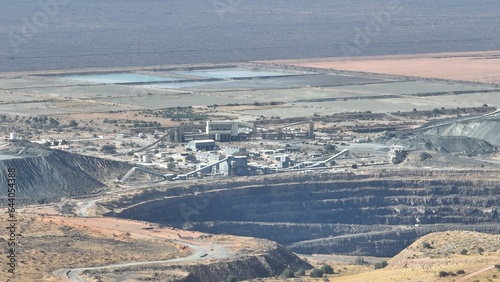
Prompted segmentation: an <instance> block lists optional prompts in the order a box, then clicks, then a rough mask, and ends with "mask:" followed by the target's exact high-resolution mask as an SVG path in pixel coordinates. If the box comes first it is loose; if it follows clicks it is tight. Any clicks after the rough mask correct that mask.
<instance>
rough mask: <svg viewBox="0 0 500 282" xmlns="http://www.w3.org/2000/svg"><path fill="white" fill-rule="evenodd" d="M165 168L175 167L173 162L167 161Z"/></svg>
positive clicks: (171, 168)
mask: <svg viewBox="0 0 500 282" xmlns="http://www.w3.org/2000/svg"><path fill="white" fill-rule="evenodd" d="M167 168H168V169H169V170H173V169H174V168H175V164H174V163H173V162H168V163H167Z"/></svg>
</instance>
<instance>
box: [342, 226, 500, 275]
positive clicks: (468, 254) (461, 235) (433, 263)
mask: <svg viewBox="0 0 500 282" xmlns="http://www.w3.org/2000/svg"><path fill="white" fill-rule="evenodd" d="M464 250H466V251H464ZM388 263H389V265H388V266H387V267H386V268H383V269H378V270H370V271H363V270H361V273H358V274H355V275H345V276H342V274H339V276H336V277H334V279H335V281H339V282H351V281H352V282H354V281H380V282H382V281H384V282H385V281H415V282H416V281H422V282H427V281H429V282H430V281H500V269H498V268H496V267H495V265H497V264H499V263H500V235H492V234H484V233H479V232H470V231H447V232H437V233H431V234H428V235H426V236H423V237H421V238H420V239H418V240H417V241H415V242H414V243H413V244H411V245H410V246H409V247H408V248H406V249H404V250H403V251H401V252H400V253H399V254H398V255H396V256H395V257H393V258H392V259H390V260H389V261H388Z"/></svg>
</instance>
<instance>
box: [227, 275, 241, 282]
mask: <svg viewBox="0 0 500 282" xmlns="http://www.w3.org/2000/svg"><path fill="white" fill-rule="evenodd" d="M236 281H238V280H236V277H234V276H233V275H229V276H228V277H227V279H226V282H236Z"/></svg>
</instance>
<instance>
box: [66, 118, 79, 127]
mask: <svg viewBox="0 0 500 282" xmlns="http://www.w3.org/2000/svg"><path fill="white" fill-rule="evenodd" d="M68 125H69V126H71V127H75V126H78V122H76V120H74V119H72V120H70V121H69V124H68Z"/></svg>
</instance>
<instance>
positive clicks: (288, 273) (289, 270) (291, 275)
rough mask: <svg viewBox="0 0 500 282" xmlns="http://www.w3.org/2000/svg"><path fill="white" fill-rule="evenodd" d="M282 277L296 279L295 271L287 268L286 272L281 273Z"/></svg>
mask: <svg viewBox="0 0 500 282" xmlns="http://www.w3.org/2000/svg"><path fill="white" fill-rule="evenodd" d="M280 277H281V278H292V277H295V275H294V273H293V270H291V269H290V268H285V270H283V272H281V274H280Z"/></svg>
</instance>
